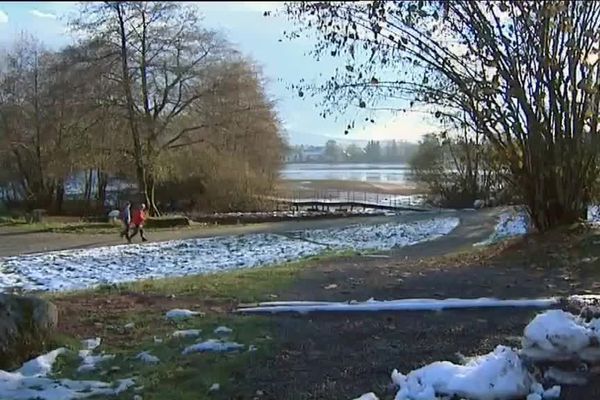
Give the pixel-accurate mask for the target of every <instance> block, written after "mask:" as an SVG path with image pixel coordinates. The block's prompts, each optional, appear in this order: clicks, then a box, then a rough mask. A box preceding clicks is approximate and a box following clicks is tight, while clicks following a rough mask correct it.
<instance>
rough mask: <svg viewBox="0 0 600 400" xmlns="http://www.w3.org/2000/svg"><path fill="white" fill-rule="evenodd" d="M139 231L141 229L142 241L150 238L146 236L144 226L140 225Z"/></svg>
mask: <svg viewBox="0 0 600 400" xmlns="http://www.w3.org/2000/svg"><path fill="white" fill-rule="evenodd" d="M139 231H140V237H141V238H142V242H147V241H148V239H146V236H144V227H143V226H140V229H139Z"/></svg>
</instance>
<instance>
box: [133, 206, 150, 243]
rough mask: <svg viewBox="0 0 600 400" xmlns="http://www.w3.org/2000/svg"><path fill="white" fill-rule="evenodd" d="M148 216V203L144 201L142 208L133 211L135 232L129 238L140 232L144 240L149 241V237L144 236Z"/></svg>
mask: <svg viewBox="0 0 600 400" xmlns="http://www.w3.org/2000/svg"><path fill="white" fill-rule="evenodd" d="M147 218H148V216H147V214H146V205H145V204H144V203H142V204H141V205H140V208H139V209H137V210H135V211H134V213H133V218H132V222H131V224H132V225H133V233H132V234H131V236H129V240H130V241H131V239H132V238H133V237H134V236H135V235H137V234H138V232H139V233H140V237H141V238H142V242H147V241H148V239H146V237H145V236H144V224H145V223H146V219H147Z"/></svg>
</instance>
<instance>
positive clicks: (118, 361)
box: [54, 316, 272, 400]
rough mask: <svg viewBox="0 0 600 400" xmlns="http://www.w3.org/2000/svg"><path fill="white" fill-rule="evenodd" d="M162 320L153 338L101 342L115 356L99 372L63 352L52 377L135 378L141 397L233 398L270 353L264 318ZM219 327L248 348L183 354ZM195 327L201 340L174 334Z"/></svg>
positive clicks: (140, 324)
mask: <svg viewBox="0 0 600 400" xmlns="http://www.w3.org/2000/svg"><path fill="white" fill-rule="evenodd" d="M151 319H152V318H151ZM159 323H160V325H161V326H160V327H159V329H155V330H154V332H153V333H154V335H153V336H146V337H145V338H143V339H139V340H136V341H132V342H131V344H130V346H127V347H123V346H115V345H113V344H111V343H103V344H102V345H101V346H100V347H99V348H98V349H96V351H95V354H101V353H105V354H113V355H115V358H114V359H112V360H106V361H104V362H103V363H101V364H99V367H98V368H97V369H96V370H95V371H92V372H86V373H77V367H78V366H79V365H80V360H79V359H78V357H77V356H76V353H75V352H69V353H67V354H65V355H64V356H61V357H60V358H59V360H58V361H57V364H56V366H55V369H54V376H55V377H56V378H69V379H86V380H87V379H90V380H100V381H108V382H114V381H116V380H118V379H126V378H131V377H135V383H136V386H137V387H140V386H141V387H143V391H142V393H141V395H142V396H143V398H144V399H156V400H159V399H173V400H176V399H181V400H187V399H208V398H211V399H230V398H235V396H236V394H237V393H239V391H240V390H241V389H242V388H241V387H240V385H239V383H238V381H239V380H241V379H242V378H243V375H244V374H245V371H247V370H248V369H249V368H251V367H252V365H255V364H256V363H260V362H262V360H264V359H265V357H268V356H269V355H270V354H271V351H272V350H271V346H270V342H271V339H270V332H271V327H270V324H271V322H270V321H269V320H268V319H266V318H259V317H238V316H233V317H226V316H225V317H223V316H220V317H216V316H205V317H199V318H192V319H190V320H188V321H185V322H181V323H177V324H174V323H172V322H169V321H166V320H164V318H161V320H160V321H159ZM153 325H154V324H153ZM221 325H225V326H227V327H229V328H231V329H233V333H232V334H231V335H230V336H229V337H227V338H225V339H224V340H231V341H234V342H237V343H241V344H244V345H246V348H245V349H244V350H242V351H240V352H234V353H198V354H189V355H182V350H183V349H184V348H185V347H187V346H189V345H191V344H193V343H195V342H196V341H198V340H207V339H209V338H216V337H217V336H216V335H215V334H214V333H213V330H214V329H215V328H216V327H217V326H221ZM144 328H145V326H144V318H140V320H138V321H136V326H135V328H133V329H134V330H139V329H142V330H143V329H144ZM192 328H193V329H201V330H202V333H201V335H200V338H201V339H199V338H181V339H180V338H172V337H170V334H171V333H172V332H173V331H175V330H177V329H192ZM154 336H158V337H160V338H161V339H162V342H160V343H156V342H155V341H154ZM250 345H254V346H256V349H257V350H256V351H248V347H249V346H250ZM75 349H76V348H75ZM75 349H74V350H75ZM142 351H148V352H149V353H150V354H152V355H154V356H156V357H158V358H159V359H160V362H159V363H158V364H155V365H153V364H144V363H143V362H142V361H140V360H137V359H136V355H137V354H139V353H140V352H142ZM214 383H218V384H219V385H220V387H221V389H220V390H219V391H218V392H217V393H213V394H210V395H209V388H210V387H211V385H212V384H214ZM131 393H132V390H129V391H127V392H125V393H123V394H121V395H120V396H117V397H111V398H117V399H131V396H132V394H131Z"/></svg>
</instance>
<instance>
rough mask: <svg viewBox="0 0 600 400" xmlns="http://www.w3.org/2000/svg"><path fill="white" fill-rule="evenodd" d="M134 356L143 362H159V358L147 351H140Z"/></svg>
mask: <svg viewBox="0 0 600 400" xmlns="http://www.w3.org/2000/svg"><path fill="white" fill-rule="evenodd" d="M135 358H136V359H137V360H140V361H141V362H143V363H145V364H157V363H158V362H160V359H159V358H158V357H156V356H154V355H152V354H150V353H149V352H147V351H142V352H141V353H139V354H138V355H137V356H135Z"/></svg>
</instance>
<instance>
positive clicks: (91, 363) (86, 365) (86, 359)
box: [77, 350, 115, 372]
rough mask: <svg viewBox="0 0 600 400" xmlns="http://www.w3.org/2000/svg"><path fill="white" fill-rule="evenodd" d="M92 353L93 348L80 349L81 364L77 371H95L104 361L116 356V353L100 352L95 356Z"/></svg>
mask: <svg viewBox="0 0 600 400" xmlns="http://www.w3.org/2000/svg"><path fill="white" fill-rule="evenodd" d="M91 353H92V351H91V350H79V357H80V358H81V365H80V366H79V367H78V368H77V372H90V371H94V370H95V369H96V368H98V365H99V364H101V363H102V362H104V361H108V360H112V359H114V358H115V356H114V354H99V355H96V356H94V355H92V354H91Z"/></svg>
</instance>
